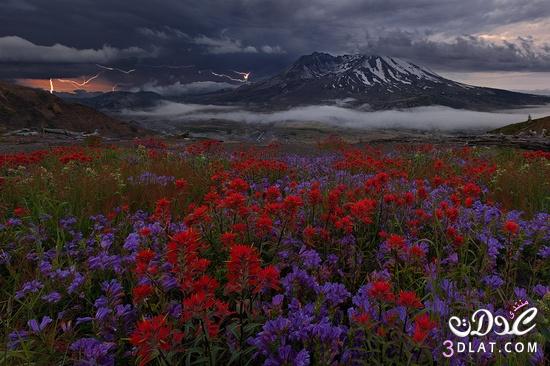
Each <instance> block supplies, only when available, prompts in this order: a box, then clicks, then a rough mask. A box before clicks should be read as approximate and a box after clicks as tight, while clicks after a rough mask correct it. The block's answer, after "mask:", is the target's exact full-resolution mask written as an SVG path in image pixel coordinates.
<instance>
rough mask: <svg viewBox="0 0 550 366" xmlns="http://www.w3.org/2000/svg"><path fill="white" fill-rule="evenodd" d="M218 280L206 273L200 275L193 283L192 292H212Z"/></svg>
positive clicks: (216, 286)
mask: <svg viewBox="0 0 550 366" xmlns="http://www.w3.org/2000/svg"><path fill="white" fill-rule="evenodd" d="M218 285H219V284H218V281H216V279H215V278H212V277H210V276H208V275H203V276H201V277H200V278H199V279H198V280H196V281H195V282H194V283H193V291H194V292H205V293H214V291H216V289H217V288H218Z"/></svg>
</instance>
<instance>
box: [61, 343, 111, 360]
mask: <svg viewBox="0 0 550 366" xmlns="http://www.w3.org/2000/svg"><path fill="white" fill-rule="evenodd" d="M69 349H70V350H71V351H73V352H75V353H77V360H78V361H77V362H76V365H79V366H88V365H99V366H112V365H114V364H115V357H114V355H113V354H112V353H111V352H112V351H113V350H114V349H115V344H114V343H111V342H101V341H99V340H97V339H95V338H80V339H78V340H76V341H75V342H73V343H72V344H71V345H70V346H69Z"/></svg>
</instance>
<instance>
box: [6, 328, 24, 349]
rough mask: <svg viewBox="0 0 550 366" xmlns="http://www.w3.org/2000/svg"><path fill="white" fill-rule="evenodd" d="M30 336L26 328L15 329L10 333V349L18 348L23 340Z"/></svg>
mask: <svg viewBox="0 0 550 366" xmlns="http://www.w3.org/2000/svg"><path fill="white" fill-rule="evenodd" d="M28 336H29V332H27V331H26V330H15V331H13V332H11V333H10V334H8V349H16V348H17V347H18V346H19V344H20V343H21V341H24V340H25V339H27V337H28Z"/></svg>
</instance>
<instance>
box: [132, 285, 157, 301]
mask: <svg viewBox="0 0 550 366" xmlns="http://www.w3.org/2000/svg"><path fill="white" fill-rule="evenodd" d="M152 293H153V288H152V287H151V285H139V286H136V287H134V289H133V290H132V295H133V297H134V303H136V304H138V303H140V302H142V300H144V299H146V298H147V297H149V295H151V294H152Z"/></svg>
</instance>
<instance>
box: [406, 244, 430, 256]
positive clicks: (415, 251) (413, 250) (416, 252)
mask: <svg viewBox="0 0 550 366" xmlns="http://www.w3.org/2000/svg"><path fill="white" fill-rule="evenodd" d="M409 255H410V256H411V257H413V258H416V259H423V258H424V257H425V256H426V253H425V252H424V249H422V248H421V247H420V246H418V245H413V246H412V247H410V249H409Z"/></svg>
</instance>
